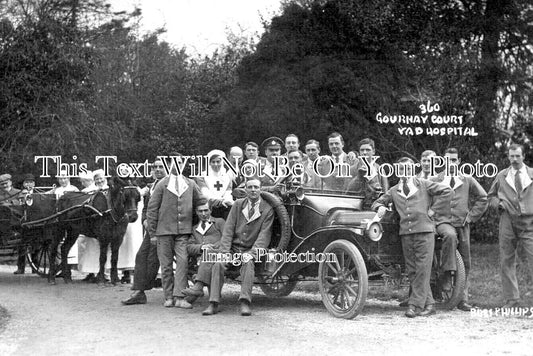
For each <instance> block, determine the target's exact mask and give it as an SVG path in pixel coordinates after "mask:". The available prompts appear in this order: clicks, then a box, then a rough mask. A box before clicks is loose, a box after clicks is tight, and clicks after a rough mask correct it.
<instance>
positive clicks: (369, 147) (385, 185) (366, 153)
mask: <svg viewBox="0 0 533 356" xmlns="http://www.w3.org/2000/svg"><path fill="white" fill-rule="evenodd" d="M375 155H376V145H375V143H374V140H372V139H370V138H364V139H362V140H361V141H359V156H360V157H366V160H367V161H368V162H369V163H370V162H372V157H374V156H375ZM358 164H359V165H360V164H361V162H360V161H359V163H358ZM372 168H373V170H372V171H371V172H370V174H369V175H370V176H371V177H372V178H374V175H377V177H378V182H379V185H380V186H381V189H383V191H384V192H386V191H387V190H389V180H388V179H387V177H386V176H382V175H380V174H379V164H377V163H374V164H373V165H372ZM355 171H356V172H357V171H358V168H356V169H355ZM372 178H370V179H369V180H370V181H371V180H372Z"/></svg>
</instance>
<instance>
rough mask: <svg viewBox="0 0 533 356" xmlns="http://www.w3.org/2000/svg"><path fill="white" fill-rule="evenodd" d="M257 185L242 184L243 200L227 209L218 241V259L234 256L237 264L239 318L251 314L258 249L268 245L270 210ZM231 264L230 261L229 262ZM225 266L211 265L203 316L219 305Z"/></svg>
mask: <svg viewBox="0 0 533 356" xmlns="http://www.w3.org/2000/svg"><path fill="white" fill-rule="evenodd" d="M260 191H261V181H260V180H259V179H258V178H250V179H248V180H247V181H246V198H243V199H238V200H237V201H235V203H234V204H233V206H232V207H231V210H230V213H229V215H228V219H227V221H226V224H225V225H224V231H223V233H222V238H221V240H220V253H221V254H222V256H224V255H225V254H226V255H230V256H235V258H236V259H238V262H240V263H241V268H240V273H241V281H242V282H241V294H240V296H239V302H240V305H241V315H243V316H249V315H251V314H252V310H251V302H252V286H253V283H254V277H255V262H259V261H258V254H259V251H260V250H261V249H266V248H267V247H268V245H269V244H270V238H271V234H272V222H273V221H274V210H273V208H272V207H271V206H270V205H269V204H268V203H267V202H266V201H264V200H263V199H262V198H261V195H260ZM232 260H233V258H232ZM226 265H227V264H226V263H224V262H217V263H215V264H214V265H213V269H212V278H211V289H210V292H209V307H208V308H207V309H206V310H205V311H204V312H203V314H204V315H211V314H216V313H217V311H218V303H219V302H220V292H221V290H222V285H223V284H224V271H225V270H226Z"/></svg>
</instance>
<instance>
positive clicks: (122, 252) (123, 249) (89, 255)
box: [78, 199, 143, 273]
mask: <svg viewBox="0 0 533 356" xmlns="http://www.w3.org/2000/svg"><path fill="white" fill-rule="evenodd" d="M142 210H143V202H142V199H141V201H140V202H139V204H138V205H137V215H138V218H137V220H136V221H135V222H133V223H130V224H128V227H127V230H126V233H125V234H124V239H123V240H122V244H121V245H120V248H119V250H118V263H117V268H118V269H126V270H133V269H134V268H135V256H136V255H137V251H138V250H139V248H140V247H141V244H142V241H143V228H142V222H141V215H142ZM78 254H79V256H80V257H79V259H78V270H79V271H80V272H83V273H98V272H99V271H100V243H99V242H98V240H97V239H95V238H92V237H86V236H84V235H80V237H79V238H78ZM105 268H106V269H110V268H111V246H109V247H108V248H107V261H106V265H105Z"/></svg>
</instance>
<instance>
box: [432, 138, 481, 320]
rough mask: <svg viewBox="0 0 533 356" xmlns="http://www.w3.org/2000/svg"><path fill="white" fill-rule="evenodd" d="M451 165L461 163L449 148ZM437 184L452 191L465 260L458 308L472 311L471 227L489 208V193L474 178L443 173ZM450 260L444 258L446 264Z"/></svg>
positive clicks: (459, 246)
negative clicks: (463, 283) (461, 294)
mask: <svg viewBox="0 0 533 356" xmlns="http://www.w3.org/2000/svg"><path fill="white" fill-rule="evenodd" d="M444 157H446V158H447V159H448V160H449V161H450V163H451V164H452V165H456V166H458V165H459V164H460V163H461V159H460V158H459V152H458V151H457V149H456V148H453V147H450V148H448V149H447V150H446V151H445V152H444ZM433 180H434V181H436V182H439V183H442V184H444V185H447V186H449V187H450V188H451V189H452V194H451V220H450V224H451V225H452V226H453V228H454V229H455V231H456V233H457V237H458V244H457V250H458V251H459V253H460V254H461V257H462V258H463V262H464V265H465V274H466V286H465V290H464V293H463V299H462V300H461V302H460V303H459V304H458V305H457V309H459V310H463V311H470V310H471V309H472V306H471V305H470V304H468V275H469V274H470V265H471V257H470V224H471V223H474V222H476V221H478V220H479V219H480V218H481V216H482V215H483V214H484V213H485V211H486V210H487V207H488V203H487V192H486V191H485V189H483V187H482V186H481V185H480V184H479V183H478V181H477V180H476V179H475V178H474V177H467V176H462V175H456V176H453V175H452V176H446V175H445V174H444V172H441V173H440V174H439V175H438V176H437V177H436V178H434V179H433ZM447 253H450V254H452V256H451V258H454V259H455V250H448V251H447ZM448 258H449V257H447V256H444V251H443V257H442V259H443V260H448Z"/></svg>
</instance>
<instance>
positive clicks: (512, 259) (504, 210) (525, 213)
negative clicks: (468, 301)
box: [488, 144, 533, 308]
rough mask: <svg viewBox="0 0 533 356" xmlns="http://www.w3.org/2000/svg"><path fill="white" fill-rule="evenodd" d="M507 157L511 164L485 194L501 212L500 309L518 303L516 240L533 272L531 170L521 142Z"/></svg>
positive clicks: (531, 273)
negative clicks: (501, 302) (502, 303)
mask: <svg viewBox="0 0 533 356" xmlns="http://www.w3.org/2000/svg"><path fill="white" fill-rule="evenodd" d="M508 158H509V161H510V163H511V166H510V167H509V168H506V169H504V170H503V171H501V172H500V173H498V175H497V176H496V178H495V179H494V182H493V183H492V186H491V187H490V190H489V193H488V197H489V201H490V207H491V208H492V209H495V210H496V209H497V210H498V211H499V213H500V228H499V236H498V237H499V244H500V265H501V270H500V274H501V278H502V290H503V296H504V298H505V300H506V302H505V304H504V305H503V308H512V307H517V306H518V305H519V303H520V293H519V291H518V281H517V278H516V250H517V245H518V242H521V243H522V247H523V249H524V254H525V255H526V257H527V261H528V264H529V272H530V275H533V188H532V187H531V182H532V181H533V169H531V168H530V167H528V166H526V165H525V164H524V147H523V146H521V145H516V144H513V145H511V146H510V147H509V151H508ZM529 292H531V291H529Z"/></svg>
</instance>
